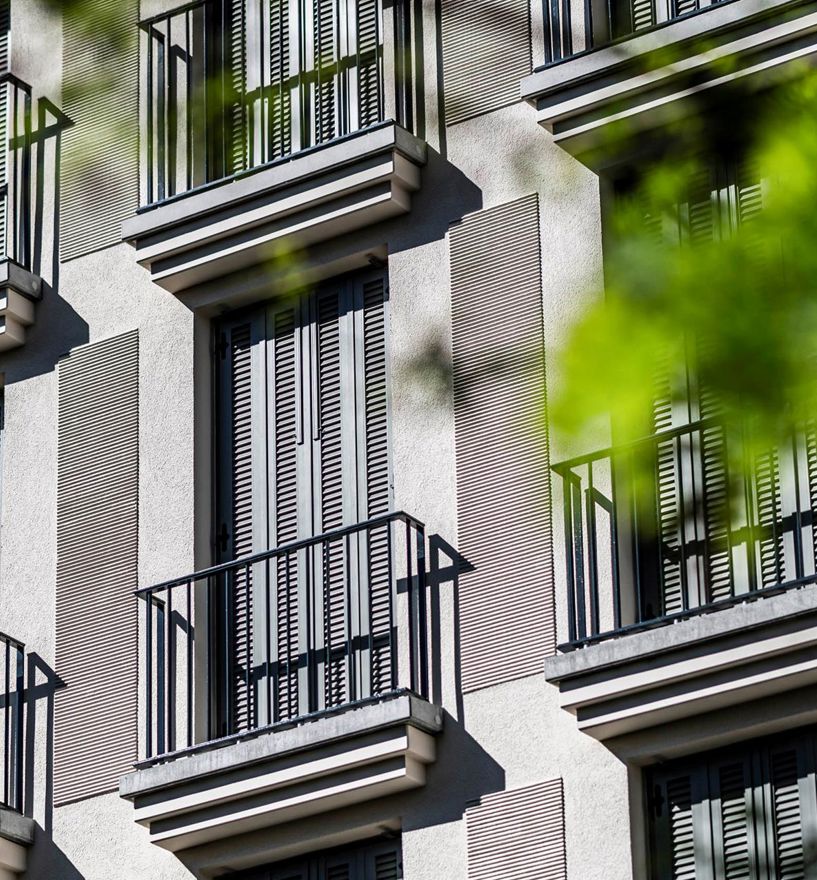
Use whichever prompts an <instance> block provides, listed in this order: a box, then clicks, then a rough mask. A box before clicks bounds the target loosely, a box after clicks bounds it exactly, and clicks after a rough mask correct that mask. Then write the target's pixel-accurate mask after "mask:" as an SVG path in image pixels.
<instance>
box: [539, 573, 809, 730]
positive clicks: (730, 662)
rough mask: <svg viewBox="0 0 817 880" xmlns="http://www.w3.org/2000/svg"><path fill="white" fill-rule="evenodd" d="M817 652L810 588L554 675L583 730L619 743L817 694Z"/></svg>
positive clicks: (561, 664)
mask: <svg viewBox="0 0 817 880" xmlns="http://www.w3.org/2000/svg"><path fill="white" fill-rule="evenodd" d="M815 648H817V585H810V586H806V587H801V588H798V589H794V590H790V591H788V592H785V593H782V594H779V595H774V596H768V597H756V598H754V599H752V600H750V601H747V602H746V603H743V604H740V605H736V606H734V607H731V608H726V609H720V610H717V611H713V612H711V613H708V614H704V615H700V616H697V617H692V618H688V619H685V620H679V621H677V622H675V623H673V624H669V625H667V626H663V627H657V628H655V629H652V630H648V631H646V632H638V633H631V634H627V635H623V636H621V637H619V638H615V639H611V640H608V641H605V642H601V643H598V644H594V645H590V646H588V647H585V648H582V649H579V650H576V651H572V652H570V653H567V654H564V655H560V656H556V657H553V658H550V659H549V660H548V661H547V663H546V668H545V674H546V677H547V679H548V681H550V682H553V683H554V684H557V685H558V686H559V689H560V703H561V705H562V707H563V708H564V709H566V710H568V711H570V712H571V713H573V714H574V715H575V716H576V719H577V723H578V726H579V728H580V729H581V730H584V731H585V732H586V733H588V734H590V735H591V736H593V737H595V738H597V739H599V740H610V739H613V738H615V737H621V736H624V735H629V734H633V733H636V732H639V731H643V730H646V729H648V728H655V727H657V726H659V725H666V724H674V723H677V722H679V721H682V720H686V719H695V718H700V717H701V716H703V715H705V714H706V713H710V712H718V711H722V710H725V709H729V708H730V707H739V706H742V705H746V704H749V703H751V702H753V701H757V700H765V699H775V698H778V697H781V696H785V695H786V694H787V693H790V692H794V691H795V690H796V689H798V688H803V687H805V686H808V685H812V684H814V683H816V682H817V651H816V650H815ZM726 726H728V719H727V721H726Z"/></svg>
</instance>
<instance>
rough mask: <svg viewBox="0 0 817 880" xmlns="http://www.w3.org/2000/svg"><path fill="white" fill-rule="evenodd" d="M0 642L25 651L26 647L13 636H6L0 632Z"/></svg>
mask: <svg viewBox="0 0 817 880" xmlns="http://www.w3.org/2000/svg"><path fill="white" fill-rule="evenodd" d="M0 642H6V644H8V645H11V646H12V647H13V648H19V649H20V650H21V651H25V649H26V646H25V645H24V644H23V642H21V641H20V640H19V639H15V638H14V636H9V635H6V633H4V632H0Z"/></svg>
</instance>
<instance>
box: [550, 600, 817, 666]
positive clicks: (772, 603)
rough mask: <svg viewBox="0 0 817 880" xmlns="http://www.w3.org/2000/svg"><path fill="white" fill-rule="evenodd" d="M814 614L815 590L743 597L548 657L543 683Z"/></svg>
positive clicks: (815, 605) (816, 606)
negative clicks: (736, 602) (704, 611)
mask: <svg viewBox="0 0 817 880" xmlns="http://www.w3.org/2000/svg"><path fill="white" fill-rule="evenodd" d="M815 611H817V584H810V585H809V586H806V587H801V588H800V589H795V590H790V591H789V592H787V593H781V594H779V595H777V596H766V597H755V598H749V597H747V601H746V602H744V603H742V604H740V605H734V606H732V607H731V608H722V609H720V610H718V611H712V612H711V613H708V614H700V615H697V616H695V617H689V618H687V619H686V620H679V621H676V622H675V623H671V624H668V625H667V626H660V627H656V628H655V629H650V630H646V631H644V632H639V633H630V634H629V635H624V636H620V637H619V638H612V639H608V640H606V641H603V642H599V643H598V644H595V645H588V647H586V648H578V649H577V650H575V651H570V652H568V653H566V654H558V655H556V656H554V657H549V658H548V659H547V660H546V661H545V677H546V678H547V680H548V681H553V682H559V681H562V680H564V679H567V678H572V677H575V676H579V675H581V674H582V673H588V672H598V671H599V670H601V669H605V668H608V667H612V666H617V665H623V664H626V663H629V662H631V661H633V660H644V659H646V658H648V657H655V656H656V655H658V654H666V653H669V652H672V651H675V650H677V649H678V648H684V647H688V646H692V645H696V644H700V643H701V642H706V641H710V640H715V639H723V638H724V637H726V636H729V635H734V634H736V633H745V632H749V631H752V630H756V629H759V628H761V627H764V626H767V625H769V624H773V623H776V624H780V623H783V622H785V621H787V620H790V619H792V618H796V617H801V616H803V615H809V614H814V613H815Z"/></svg>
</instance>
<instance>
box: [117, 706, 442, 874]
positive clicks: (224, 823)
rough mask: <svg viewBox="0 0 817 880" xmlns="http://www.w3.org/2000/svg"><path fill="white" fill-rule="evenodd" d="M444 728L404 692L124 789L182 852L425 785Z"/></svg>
mask: <svg viewBox="0 0 817 880" xmlns="http://www.w3.org/2000/svg"><path fill="white" fill-rule="evenodd" d="M441 729H442V712H441V710H440V709H439V708H438V707H435V706H432V705H430V704H429V703H427V702H426V701H424V700H422V699H420V698H418V697H415V696H413V695H410V694H400V695H397V696H395V697H392V698H387V699H384V700H383V701H382V702H379V703H374V704H370V705H366V706H362V707H359V708H350V709H349V710H348V711H345V712H339V713H337V714H334V715H330V716H326V717H321V718H318V719H315V720H312V721H309V722H306V723H304V724H301V725H298V726H295V727H292V728H286V729H283V730H274V731H271V732H268V733H264V734H261V735H259V736H256V737H254V738H252V739H247V740H243V741H238V742H234V743H232V744H229V745H224V746H221V747H219V748H214V749H212V750H209V751H205V752H200V753H195V754H193V755H190V756H189V757H181V758H177V759H175V760H171V761H169V762H167V763H164V764H159V765H156V766H154V767H149V768H146V769H143V770H137V771H136V772H135V773H130V774H128V775H126V776H124V777H122V779H121V781H120V789H119V791H120V795H121V796H122V797H124V798H127V799H128V800H131V801H133V804H134V807H135V810H134V819H135V820H136V821H137V822H139V823H140V824H142V825H145V826H147V827H148V829H149V831H150V838H151V841H152V842H154V843H156V844H157V845H159V846H161V847H163V848H165V849H168V850H170V851H173V852H180V851H183V850H186V849H190V848H192V847H202V846H206V845H207V844H211V843H213V842H215V841H219V840H222V839H225V838H228V837H229V838H231V839H234V838H236V837H237V836H241V835H248V834H252V832H255V831H259V830H262V829H267V828H271V827H273V826H277V825H281V824H284V823H286V822H291V821H293V820H296V819H304V818H306V817H309V816H314V815H317V814H321V813H328V812H330V811H335V810H338V809H341V808H344V809H345V808H347V807H349V806H351V805H354V804H361V803H364V802H370V801H375V800H377V799H379V798H382V797H385V796H387V795H390V794H394V793H397V792H400V791H406V790H409V789H412V788H418V787H421V786H422V785H424V784H425V767H426V765H428V764H431V763H433V761H434V760H435V741H434V736H435V735H436V734H437V733H439V732H440V730H441ZM391 818H392V817H391V815H390V814H389V815H384V816H383V819H384V821H388V820H390V819H391ZM303 844H304V846H308V845H309V841H308V840H305V841H303ZM273 855H274V854H273ZM269 857H270V853H269V852H264V853H259V856H258V858H259V860H260V859H262V858H269Z"/></svg>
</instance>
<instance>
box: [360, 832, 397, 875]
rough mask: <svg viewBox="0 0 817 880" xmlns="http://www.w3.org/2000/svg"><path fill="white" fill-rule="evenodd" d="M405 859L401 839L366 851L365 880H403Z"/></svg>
mask: <svg viewBox="0 0 817 880" xmlns="http://www.w3.org/2000/svg"><path fill="white" fill-rule="evenodd" d="M402 876H403V861H402V853H401V850H400V842H399V841H389V842H388V843H384V844H381V845H379V846H375V847H373V848H372V849H371V850H370V851H369V852H367V853H366V871H365V874H364V877H365V880H401V878H402Z"/></svg>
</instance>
